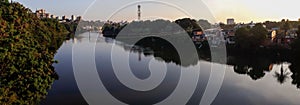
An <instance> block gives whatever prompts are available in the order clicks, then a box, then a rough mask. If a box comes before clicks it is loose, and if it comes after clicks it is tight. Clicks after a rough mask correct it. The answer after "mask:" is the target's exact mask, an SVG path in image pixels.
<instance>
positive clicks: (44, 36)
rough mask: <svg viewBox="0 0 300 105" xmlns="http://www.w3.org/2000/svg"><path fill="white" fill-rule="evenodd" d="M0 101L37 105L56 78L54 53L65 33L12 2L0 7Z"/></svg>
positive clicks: (49, 21) (51, 20) (62, 27)
mask: <svg viewBox="0 0 300 105" xmlns="http://www.w3.org/2000/svg"><path fill="white" fill-rule="evenodd" d="M0 25H1V27H0V45H1V46H0V94H1V95H0V102H1V104H7V105H11V104H38V103H39V102H40V101H41V100H42V99H43V98H45V96H46V95H47V90H48V89H49V88H50V87H51V84H52V83H53V82H54V80H56V79H58V75H57V74H56V72H55V71H54V67H53V66H52V64H53V63H55V62H56V61H54V54H55V53H56V50H57V49H58V48H59V47H60V46H61V45H62V43H63V41H64V40H65V39H66V38H67V35H68V33H69V31H68V30H67V29H66V28H65V26H63V25H62V24H61V23H59V22H58V21H57V20H54V19H39V18H37V17H36V15H34V14H33V13H32V12H31V10H30V9H28V8H26V7H24V6H23V5H22V4H20V3H17V2H13V3H6V2H2V1H1V4H0Z"/></svg>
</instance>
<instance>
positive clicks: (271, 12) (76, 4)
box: [14, 0, 300, 23]
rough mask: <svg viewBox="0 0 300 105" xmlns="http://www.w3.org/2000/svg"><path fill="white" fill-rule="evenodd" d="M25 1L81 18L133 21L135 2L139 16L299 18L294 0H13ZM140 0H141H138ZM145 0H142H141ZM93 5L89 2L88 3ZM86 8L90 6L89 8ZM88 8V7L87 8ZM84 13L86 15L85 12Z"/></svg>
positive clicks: (238, 19)
mask: <svg viewBox="0 0 300 105" xmlns="http://www.w3.org/2000/svg"><path fill="white" fill-rule="evenodd" d="M14 1H17V2H20V3H22V4H24V5H25V6H26V7H28V8H30V9H31V10H32V11H35V10H36V9H45V10H46V11H47V12H49V13H51V14H54V15H57V16H62V15H66V16H67V17H70V16H71V15H76V16H79V15H80V16H83V19H84V20H103V21H105V20H108V19H109V17H110V16H111V15H112V14H113V13H114V12H115V11H117V10H119V9H121V8H122V7H124V6H126V5H128V4H132V5H129V6H127V7H125V8H123V9H121V10H120V11H119V12H118V13H116V14H115V15H112V18H110V19H109V20H113V21H121V20H126V21H132V20H136V19H137V7H136V6H137V5H138V4H140V5H141V6H142V9H141V10H142V19H157V18H162V19H169V20H175V19H179V18H183V17H189V16H188V15H191V17H190V18H195V19H206V20H209V21H210V22H211V23H216V22H223V23H226V19H227V18H234V19H235V22H237V23H249V22H251V21H254V22H264V21H267V20H270V21H280V20H281V19H289V20H298V18H300V14H299V13H298V10H300V6H298V1H297V0H288V1H283V0H146V1H148V2H138V3H134V2H135V1H138V0H14ZM141 1H142V0H141ZM143 1H144V0H143ZM92 3H93V4H94V5H91V4H92ZM88 8H89V9H88ZM87 9H88V10H87ZM84 13H85V15H84Z"/></svg>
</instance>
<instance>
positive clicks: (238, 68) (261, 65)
mask: <svg viewBox="0 0 300 105" xmlns="http://www.w3.org/2000/svg"><path fill="white" fill-rule="evenodd" d="M231 58H233V59H229V60H228V64H229V65H233V66H234V72H236V73H238V74H247V75H248V76H250V77H251V78H252V79H253V80H257V79H261V78H262V77H264V76H265V71H269V66H270V65H271V64H272V61H270V60H269V59H267V58H262V57H260V58H258V57H241V56H233V57H231Z"/></svg>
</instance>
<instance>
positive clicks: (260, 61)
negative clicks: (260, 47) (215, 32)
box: [106, 37, 300, 88]
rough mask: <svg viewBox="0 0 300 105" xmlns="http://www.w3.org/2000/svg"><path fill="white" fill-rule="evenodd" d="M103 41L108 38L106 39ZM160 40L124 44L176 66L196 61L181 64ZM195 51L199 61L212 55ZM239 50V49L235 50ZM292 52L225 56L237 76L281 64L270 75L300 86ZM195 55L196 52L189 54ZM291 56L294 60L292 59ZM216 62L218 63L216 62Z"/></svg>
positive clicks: (253, 75) (267, 70)
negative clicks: (131, 45)
mask: <svg viewBox="0 0 300 105" xmlns="http://www.w3.org/2000/svg"><path fill="white" fill-rule="evenodd" d="M106 40H111V41H112V39H109V38H107V39H106ZM165 42H166V41H164V40H163V39H160V38H157V37H148V38H144V39H142V40H140V41H139V42H137V43H136V44H135V46H134V47H132V48H131V47H130V46H129V47H128V46H126V45H124V43H123V45H122V46H123V47H124V49H125V50H126V51H130V52H133V53H138V54H139V59H138V60H141V58H140V56H141V55H140V54H141V53H143V54H144V56H149V55H153V56H154V57H157V58H162V59H163V60H164V62H166V63H170V62H172V63H175V64H177V65H181V66H185V67H189V66H192V65H195V64H197V63H198V62H199V61H195V60H191V62H189V64H187V65H182V64H181V63H180V58H179V56H178V54H177V51H176V49H175V48H174V47H173V46H172V45H170V44H168V43H165ZM194 53H197V54H198V55H199V56H198V58H199V59H200V60H204V61H210V59H211V55H210V50H209V49H208V50H203V49H198V50H197V52H194ZM235 53H238V52H235ZM289 54H291V53H281V54H279V53H278V52H273V53H270V54H269V55H265V56H262V55H240V54H229V55H228V57H227V58H228V59H227V65H232V66H233V70H234V72H235V73H237V74H240V75H247V76H249V77H250V78H251V79H252V80H259V79H262V78H263V77H264V76H265V75H266V73H270V71H272V70H274V68H273V66H274V65H281V68H280V70H275V73H274V74H272V75H274V77H275V78H276V79H277V82H278V83H280V84H283V83H284V82H286V80H287V79H289V77H291V79H293V82H292V84H295V85H297V88H299V85H300V84H299V78H300V77H299V66H297V65H299V59H296V58H295V57H294V56H290V55H289ZM191 55H195V54H191ZM193 58H195V56H190V58H187V59H193ZM292 59H293V60H292ZM217 63H218V62H217ZM283 64H285V65H290V66H289V67H286V68H283Z"/></svg>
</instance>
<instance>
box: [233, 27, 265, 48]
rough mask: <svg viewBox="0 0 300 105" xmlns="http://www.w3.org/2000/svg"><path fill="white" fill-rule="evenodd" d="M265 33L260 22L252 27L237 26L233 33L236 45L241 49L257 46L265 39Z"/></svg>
mask: <svg viewBox="0 0 300 105" xmlns="http://www.w3.org/2000/svg"><path fill="white" fill-rule="evenodd" d="M267 33H268V31H267V30H266V29H265V28H264V27H263V26H262V24H256V25H255V26H254V27H253V28H249V27H242V28H239V29H237V30H236V33H235V35H236V43H237V46H239V47H241V48H243V49H252V48H257V47H259V46H260V45H261V44H262V43H263V42H264V41H265V40H266V38H267Z"/></svg>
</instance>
